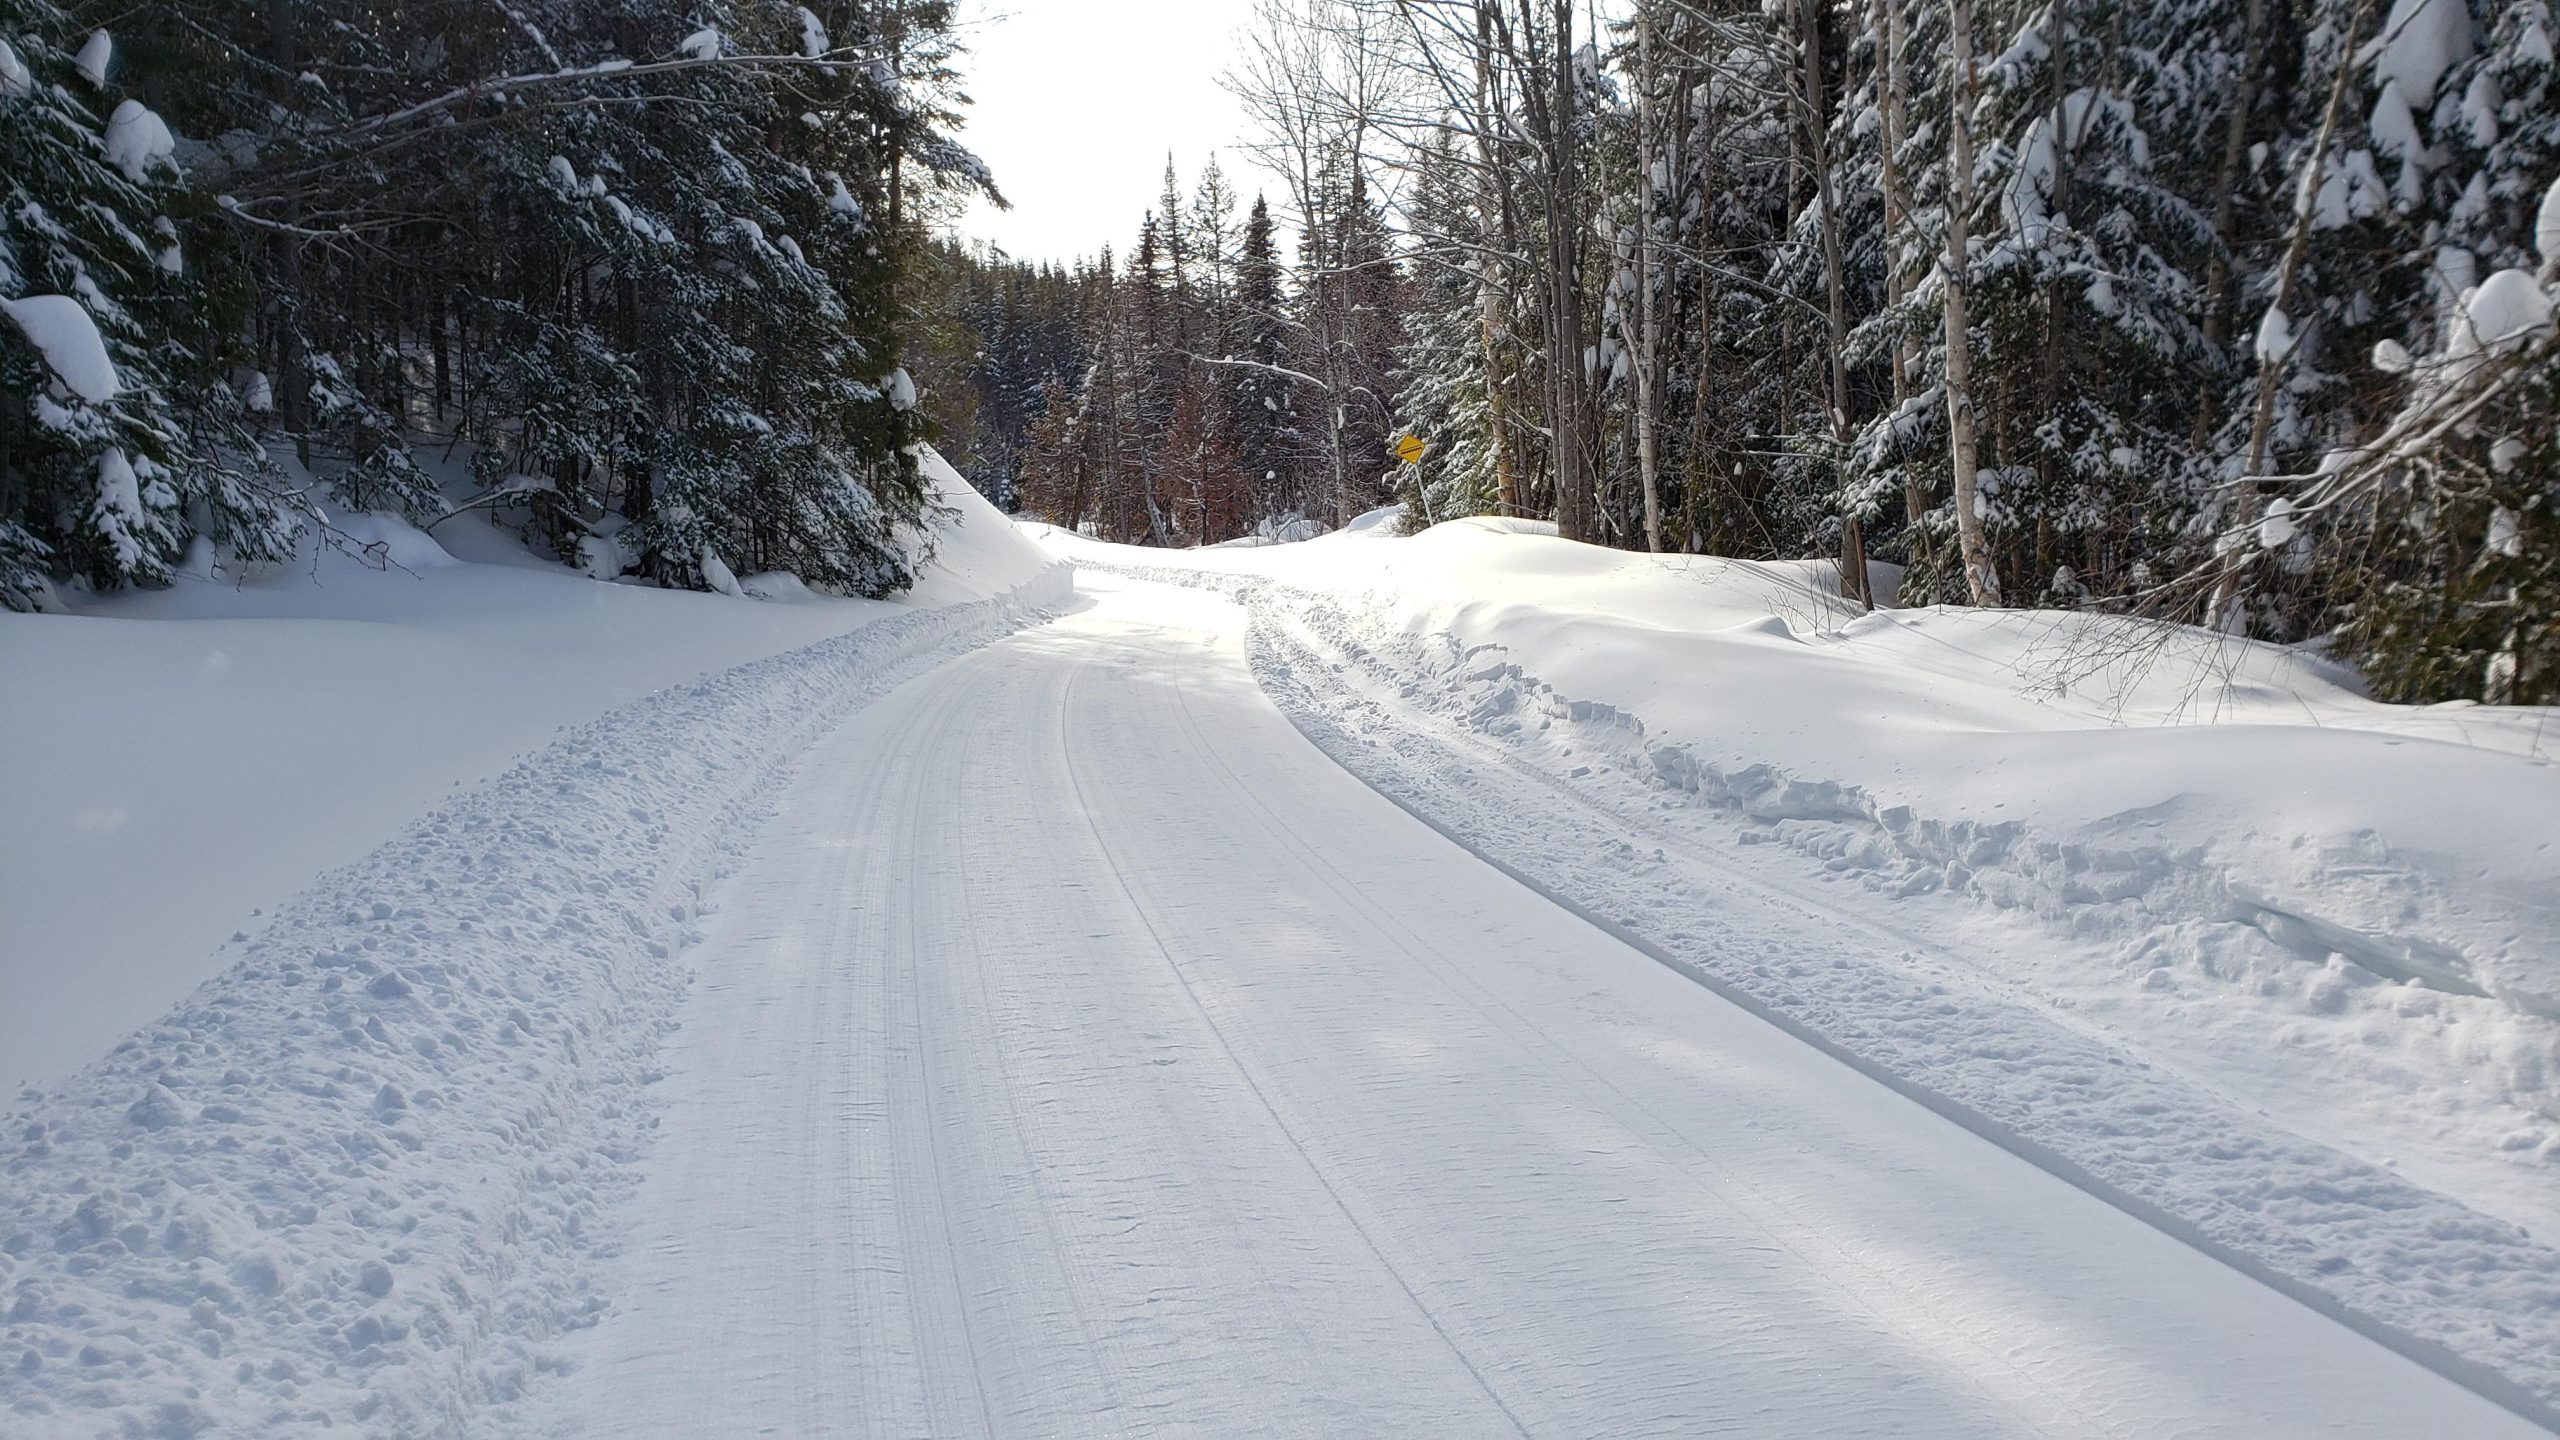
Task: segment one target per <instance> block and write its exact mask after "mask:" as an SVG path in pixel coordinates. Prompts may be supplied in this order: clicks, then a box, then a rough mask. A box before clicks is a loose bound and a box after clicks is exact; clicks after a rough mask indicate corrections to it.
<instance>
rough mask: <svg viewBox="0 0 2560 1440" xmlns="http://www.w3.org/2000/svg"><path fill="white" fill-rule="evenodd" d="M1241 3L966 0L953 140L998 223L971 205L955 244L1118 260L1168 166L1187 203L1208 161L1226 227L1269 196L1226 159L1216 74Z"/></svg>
mask: <svg viewBox="0 0 2560 1440" xmlns="http://www.w3.org/2000/svg"><path fill="white" fill-rule="evenodd" d="M1250 9H1251V7H1250V4H1249V3H1248V0H970V3H969V4H968V6H967V8H966V9H965V10H964V11H963V13H962V21H963V28H962V31H961V34H962V37H963V39H964V41H965V43H966V44H967V45H968V47H969V53H968V54H966V55H964V56H962V57H961V60H960V67H961V73H962V75H963V77H964V81H965V84H966V88H967V90H968V93H969V95H970V96H971V98H972V99H973V100H974V101H975V102H976V103H975V104H973V105H971V106H970V107H969V112H968V124H967V126H966V127H965V128H964V130H963V131H962V134H961V138H962V139H963V140H964V141H966V142H967V143H968V144H969V146H970V147H971V148H972V149H974V150H976V151H977V152H978V154H979V156H980V157H982V158H983V159H985V161H986V162H987V165H988V167H989V168H990V169H992V170H993V171H994V172H995V177H996V184H997V186H998V187H999V188H1001V189H1002V190H1003V191H1004V193H1005V198H1007V199H1009V200H1011V201H1012V202H1013V209H1012V210H1011V211H1010V212H1006V211H999V210H997V209H996V208H995V207H994V206H992V205H989V204H987V203H986V202H984V201H980V202H978V203H977V204H975V205H974V206H972V207H971V208H970V210H969V212H968V214H967V216H966V217H965V218H964V219H963V220H962V221H961V223H960V225H959V229H960V231H961V233H962V234H964V235H968V236H972V237H976V238H981V239H986V240H991V241H993V242H995V243H996V244H997V245H998V246H1001V247H1002V248H1003V249H1004V250H1005V252H1006V253H1008V254H1010V255H1013V256H1015V257H1017V258H1020V259H1026V260H1058V261H1065V260H1071V259H1074V258H1076V257H1077V256H1082V255H1091V254H1093V253H1095V252H1096V251H1098V250H1100V249H1101V248H1102V247H1103V246H1105V245H1108V246H1110V247H1111V248H1112V250H1113V251H1114V252H1115V253H1123V254H1125V253H1126V252H1127V251H1128V249H1129V247H1130V246H1131V245H1133V244H1134V243H1136V241H1137V238H1138V225H1139V222H1140V221H1141V220H1143V219H1144V218H1145V217H1146V213H1147V212H1148V211H1149V210H1151V209H1154V208H1155V204H1156V199H1157V196H1158V195H1159V194H1161V193H1162V191H1163V188H1164V162H1165V153H1166V151H1168V150H1170V151H1171V152H1172V153H1173V160H1174V165H1175V168H1176V169H1178V170H1179V171H1180V172H1181V177H1182V191H1183V198H1184V199H1185V201H1186V202H1187V201H1188V200H1189V198H1190V193H1191V189H1192V187H1193V186H1194V185H1195V184H1197V183H1198V181H1199V178H1200V171H1201V168H1202V166H1203V165H1204V164H1205V163H1206V162H1207V161H1208V159H1209V157H1210V156H1211V155H1212V154H1215V155H1217V157H1218V161H1219V164H1220V165H1222V166H1224V167H1225V169H1226V172H1227V179H1228V182H1229V183H1230V184H1231V185H1232V186H1234V188H1235V189H1236V191H1237V210H1238V213H1239V215H1241V213H1242V212H1243V211H1244V210H1245V209H1247V208H1249V207H1250V206H1251V205H1252V203H1253V195H1254V192H1255V191H1256V190H1257V189H1265V190H1269V191H1270V192H1271V198H1272V204H1273V206H1274V208H1275V209H1276V208H1279V207H1280V206H1281V204H1282V201H1283V198H1284V197H1283V196H1282V195H1281V194H1280V192H1279V188H1278V185H1277V183H1276V182H1275V181H1274V180H1272V179H1270V178H1268V177H1265V176H1263V175H1262V174H1261V173H1260V172H1259V171H1257V170H1256V169H1255V168H1254V166H1253V163H1252V161H1251V160H1250V159H1249V158H1248V157H1246V156H1245V155H1243V154H1242V153H1240V152H1238V151H1237V150H1236V149H1235V144H1236V141H1237V140H1238V138H1239V137H1240V136H1242V134H1243V133H1244V131H1245V116H1244V111H1243V108H1242V107H1241V106H1239V105H1238V104H1237V103H1236V100H1235V97H1233V96H1231V95H1229V94H1227V92H1226V91H1224V90H1222V89H1220V88H1219V87H1218V74H1219V72H1220V71H1222V70H1224V69H1226V68H1227V67H1228V66H1229V64H1230V63H1231V61H1232V58H1233V56H1234V55H1235V53H1236V34H1237V31H1238V30H1239V29H1241V28H1242V27H1243V26H1244V25H1245V23H1246V21H1247V19H1248V17H1249V11H1250Z"/></svg>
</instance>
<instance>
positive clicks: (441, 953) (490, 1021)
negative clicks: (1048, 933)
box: [0, 567, 1071, 1436]
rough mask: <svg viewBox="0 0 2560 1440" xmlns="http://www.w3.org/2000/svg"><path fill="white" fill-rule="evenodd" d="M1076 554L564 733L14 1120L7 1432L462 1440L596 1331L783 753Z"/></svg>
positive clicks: (965, 639) (1, 1291)
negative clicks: (676, 1040)
mask: <svg viewBox="0 0 2560 1440" xmlns="http://www.w3.org/2000/svg"><path fill="white" fill-rule="evenodd" d="M1069 574H1070V572H1069V571H1067V570H1066V569H1065V568H1063V567H1059V568H1055V569H1052V570H1051V571H1049V572H1048V573H1047V574H1046V575H1045V576H1043V577H1041V578H1038V579H1035V580H1033V581H1031V582H1029V583H1026V584H1023V585H1021V586H1020V587H1018V588H1015V589H1013V590H1010V591H1008V592H1006V593H1005V594H1003V595H1001V596H999V597H998V598H995V599H990V600H982V601H976V602H972V603H966V604H958V605H952V606H947V607H944V608H940V609H931V610H919V611H912V612H908V613H904V614H900V615H896V616H894V617H892V618H888V619H884V620H880V621H877V622H875V623H872V624H870V625H867V626H865V627H863V628H862V629H859V630H856V631H854V632H851V633H849V634H846V635H843V636H840V637H837V638H834V639H830V640H827V641H823V642H821V643H819V644H816V645H812V646H808V647H806V648H803V649H800V650H795V651H791V652H788V653H785V654H782V655H778V656H775V657H773V658H771V659H767V660H762V661H757V662H754V663H751V664H747V665H743V666H739V667H736V668H734V669H730V670H726V671H723V672H720V673H718V674H715V675H712V676H709V677H706V678H704V679H702V680H700V681H697V682H695V683H691V684H686V685H679V686H675V687H672V688H670V689H667V690H664V691H661V692H658V693H656V694H654V695H651V696H648V697H647V698H645V699H642V700H639V701H636V702H634V703H631V704H629V705H625V706H622V707H619V708H617V709H615V710H612V711H609V712H607V713H606V714H605V715H604V716H602V717H601V718H599V719H597V720H595V721H593V722H591V723H588V724H585V725H580V726H577V727H574V728H572V729H570V730H568V731H567V732H566V733H565V734H563V735H562V736H561V737H560V738H559V739H558V740H557V741H555V742H554V743H552V744H551V745H549V746H548V747H546V748H544V749H542V750H540V751H538V752H536V753H534V754H532V755H530V756H528V757H527V758H525V759H523V760H522V761H520V762H518V763H517V765H516V766H515V767H514V768H513V769H511V770H510V771H508V772H507V773H506V774H504V775H502V776H500V777H498V778H497V779H495V780H494V781H492V782H490V783H489V784H487V785H484V786H481V787H479V788H477V789H475V790H473V791H471V792H469V793H467V794H465V795H463V796H461V797H459V798H457V799H455V800H453V801H451V802H449V803H448V804H446V805H444V806H443V807H442V808H440V809H438V810H436V811H434V812H432V813H431V814H429V815H427V816H426V817H425V818H423V819H421V820H419V821H417V822H416V823H414V824H412V825H411V826H409V827H408V828H407V829H406V830H405V831H404V832H403V833H402V834H401V835H400V836H399V837H398V838H397V839H394V840H393V841H391V842H390V843H388V844H386V845H384V846H383V847H381V848H380V849H378V850H376V851H374V852H373V853H372V854H370V855H368V856H366V857H365V858H364V859H362V860H360V861H358V862H356V863H354V864H352V865H349V866H347V867H345V868H343V869H341V870H338V871H335V872H333V873H331V874H328V875H326V876H323V877H322V878H321V879H320V880H319V881H317V882H316V883H315V884H314V885H313V886H312V887H311V888H310V889H309V890H307V891H305V892H304V893H303V894H302V895H300V896H299V897H297V898H296V899H295V900H294V901H292V902H291V903H289V904H288V905H286V906H285V907H283V909H282V910H281V911H280V913H279V914H278V915H277V916H276V917H275V919H274V921H273V922H272V924H271V925H270V926H269V927H268V928H267V929H266V930H265V931H264V932H262V933H261V934H260V935H259V936H258V938H256V939H254V940H248V941H246V942H245V943H242V944H240V945H239V947H238V957H239V958H238V960H237V963H235V964H234V965H232V966H231V967H230V968H229V969H228V970H226V971H225V972H224V973H222V974H221V975H220V976H218V977H217V978H215V979H213V980H212V981H210V982H208V983H206V984H205V985H204V986H203V987H202V988H200V989H199V990H197V991H196V993H195V994H194V995H193V996H192V997H191V998H190V999H189V1000H187V1001H186V1002H185V1003H184V1004H182V1005H181V1006H179V1007H178V1008H177V1009H176V1010H174V1011H173V1012H171V1013H170V1014H169V1015H168V1016H166V1017H165V1018H163V1019H162V1020H161V1021H160V1022H159V1023H157V1024H155V1025H151V1026H148V1027H145V1029H143V1030H142V1031H141V1032H139V1033H137V1034H136V1035H135V1036H134V1037H133V1038H131V1039H129V1040H127V1041H126V1042H125V1043H123V1044H122V1045H120V1046H118V1047H117V1048H116V1049H115V1050H114V1051H113V1052H111V1053H109V1054H108V1055H107V1056H106V1057H105V1058H104V1059H102V1060H100V1061H98V1062H97V1063H95V1064H93V1065H91V1066H90V1067H88V1068H87V1069H85V1070H83V1071H81V1072H79V1073H78V1074H76V1075H74V1076H72V1077H70V1078H69V1079H67V1080H65V1081H63V1082H61V1083H59V1084H51V1085H45V1086H41V1087H34V1088H30V1089H28V1090H27V1091H25V1092H23V1093H22V1095H21V1097H20V1104H19V1106H18V1108H17V1110H16V1112H15V1114H14V1115H13V1116H12V1117H11V1118H10V1120H9V1122H8V1128H7V1130H6V1131H5V1132H0V1157H4V1158H5V1166H6V1168H5V1171H0V1431H5V1432H6V1433H8V1434H10V1435H13V1436H14V1435H39V1434H41V1435H112V1434H150V1435H193V1434H224V1435H242V1436H249V1435H257V1436H266V1435H278V1434H291V1433H302V1432H310V1431H320V1430H328V1429H332V1428H336V1429H337V1430H338V1431H339V1433H345V1427H353V1429H354V1430H356V1431H358V1432H361V1433H372V1434H433V1433H446V1432H450V1431H451V1430H452V1429H454V1428H455V1427H456V1426H457V1425H459V1424H460V1423H461V1421H462V1417H463V1416H464V1415H465V1414H466V1413H468V1412H470V1411H472V1410H473V1409H474V1408H476V1407H477V1406H479V1405H481V1404H483V1403H485V1402H488V1401H492V1400H498V1399H503V1398H505V1397H507V1396H510V1395H513V1394H516V1393H518V1392H519V1391H521V1390H522V1389H523V1388H524V1387H525V1386H526V1385H527V1384H529V1383H530V1382H531V1381H532V1380H533V1378H534V1375H535V1373H536V1370H537V1368H538V1358H537V1357H538V1354H539V1350H540V1346H541V1344H542V1341H543V1339H544V1337H546V1336H548V1335H551V1334H553V1333H555V1332H557V1331H558V1330H559V1329H560V1328H561V1327H563V1326H564V1325H568V1324H572V1323H576V1322H578V1321H579V1320H581V1319H582V1318H583V1317H586V1316H588V1315H589V1314H590V1313H591V1312H592V1311H593V1310H594V1308H595V1307H597V1306H598V1305H599V1304H600V1303H601V1302H600V1301H599V1300H598V1299H597V1298H596V1297H595V1296H594V1295H592V1294H591V1292H590V1289H589V1281H590V1275H591V1270H592V1263H593V1257H594V1254H595V1252H596V1251H597V1250H598V1248H599V1247H600V1246H607V1245H609V1244H610V1243H611V1242H610V1231H609V1230H608V1229H605V1228H603V1227H599V1226H598V1225H597V1224H596V1221H597V1217H598V1216H599V1215H600V1214H603V1213H604V1212H605V1210H606V1207H608V1206H609V1205H610V1204H611V1203H612V1201H613V1200H614V1198H615V1197H616V1196H618V1195H620V1194H621V1193H622V1192H623V1191H624V1190H626V1189H627V1188H628V1174H629V1172H628V1171H627V1169H626V1168H625V1162H627V1161H629V1160H631V1159H632V1158H634V1157H635V1156H636V1155H638V1154H639V1153H641V1151H642V1149H643V1142H644V1140H645V1138H646V1136H647V1134H648V1132H649V1130H650V1129H651V1128H652V1127H653V1126H654V1124H655V1123H656V1122H655V1118H654V1113H653V1110H652V1107H651V1106H649V1105H648V1104H646V1103H644V1092H645V1090H646V1087H648V1086H649V1085H650V1084H651V1083H652V1082H653V1081H655V1080H656V1079H657V1078H658V1077H659V1075H660V1073H661V1069H662V1065H661V1062H660V1061H659V1059H658V1058H657V1056H658V1052H659V1048H660V1044H661V1040H662V1037H663V1036H664V1035H665V1034H666V1032H667V1030H668V1028H669V1026H670V1024H671V1023H672V1022H671V1018H670V1017H671V1016H672V1014H673V1013H674V1011H675V1009H676V1007H677V1005H678V1004H679V1002H680V1001H681V1000H682V999H683V997H684V995H685V994H686V991H687V976H686V972H685V968H684V965H683V963H682V961H681V959H680V958H679V955H678V952H679V951H680V949H681V948H682V946H683V945H684V944H685V943H687V942H688V941H689V940H690V939H692V938H695V936H694V934H693V926H694V923H695V912H696V907H697V906H698V904H699V901H700V895H701V892H702V890H703V887H704V886H705V885H707V884H708V883H709V882H710V881H712V880H713V879H715V878H716V877H717V876H718V875H720V874H722V873H724V872H725V871H726V870H727V869H728V868H729V867H730V866H731V865H732V864H733V863H734V861H735V858H736V856H737V854H738V853H739V849H740V847H741V846H742V844H743V843H744V841H745V840H746V839H747V838H748V837H749V835H750V834H751V833H752V829H753V823H754V822H755V821H756V819H757V818H758V817H760V816H762V815H764V814H766V813H769V811H770V809H771V806H772V803H773V800H774V798H775V796H776V794H777V793H778V787H779V785H780V783H781V781H782V778H783V776H784V775H785V773H786V772H787V770H788V767H789V765H790V763H791V762H792V761H793V760H794V759H796V758H797V757H798V756H799V755H800V754H801V753H802V752H803V751H804V750H805V749H806V748H807V746H808V745H809V744H810V743H812V741H813V740H814V739H815V738H816V737H817V736H818V735H820V734H823V733H825V732H826V731H827V730H828V729H830V728H832V727H833V726H834V725H835V724H836V723H837V722H839V721H840V720H841V719H842V717H843V716H844V715H846V714H847V713H849V712H851V711H853V710H855V709H858V708H859V707H861V706H862V705H864V704H866V703H868V702H869V701H870V700H872V699H873V698H875V697H877V696H879V695H881V694H883V693H885V692H886V691H888V690H889V689H890V688H892V687H894V686H895V685H897V684H898V683H899V682H900V681H901V680H903V679H904V678H906V677H908V676H910V675H913V674H916V673H918V672H919V671H922V670H924V669H927V668H930V667H931V666H933V665H935V664H937V663H940V662H941V661H943V660H945V659H947V658H948V657H950V656H952V655H954V654H957V653H960V652H962V651H965V650H967V649H970V648H973V647H975V646H978V645H981V644H984V643H986V642H987V641H989V640H991V639H993V638H995V637H997V636H999V635H1001V634H1003V633H1005V632H1007V631H1010V630H1012V629H1015V628H1019V627H1020V626H1022V625H1024V624H1027V623H1030V622H1031V621H1032V620H1033V619H1035V618H1036V617H1037V616H1038V615H1039V613H1040V611H1041V607H1052V606H1056V605H1058V604H1061V603H1064V602H1065V601H1066V599H1067V598H1068V596H1069V594H1070V591H1071V580H1070V578H1069Z"/></svg>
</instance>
